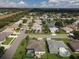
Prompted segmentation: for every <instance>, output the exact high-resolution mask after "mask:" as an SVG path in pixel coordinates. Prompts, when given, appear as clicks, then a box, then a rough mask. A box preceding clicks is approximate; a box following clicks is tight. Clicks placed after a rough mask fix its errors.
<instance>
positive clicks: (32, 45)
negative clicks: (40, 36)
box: [27, 40, 45, 58]
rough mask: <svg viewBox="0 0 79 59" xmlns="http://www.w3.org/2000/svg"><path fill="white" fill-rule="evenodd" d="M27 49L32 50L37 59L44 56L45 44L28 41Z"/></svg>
mask: <svg viewBox="0 0 79 59" xmlns="http://www.w3.org/2000/svg"><path fill="white" fill-rule="evenodd" d="M27 49H28V50H29V49H31V50H34V54H35V56H37V57H38V58H40V57H41V55H43V54H45V42H44V41H42V40H30V41H29V43H28V46H27Z"/></svg>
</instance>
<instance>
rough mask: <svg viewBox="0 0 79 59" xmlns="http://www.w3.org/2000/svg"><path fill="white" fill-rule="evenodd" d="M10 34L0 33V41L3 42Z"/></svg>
mask: <svg viewBox="0 0 79 59" xmlns="http://www.w3.org/2000/svg"><path fill="white" fill-rule="evenodd" d="M10 34H11V33H10V32H0V41H3V40H4V39H5V38H6V37H7V36H9V35H10Z"/></svg>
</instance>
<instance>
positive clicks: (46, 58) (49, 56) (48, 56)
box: [41, 53, 69, 59]
mask: <svg viewBox="0 0 79 59" xmlns="http://www.w3.org/2000/svg"><path fill="white" fill-rule="evenodd" d="M41 59H69V57H60V56H58V55H56V54H50V53H46V54H44V55H43V56H42V58H41Z"/></svg>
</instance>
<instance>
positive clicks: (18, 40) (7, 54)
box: [0, 30, 27, 59]
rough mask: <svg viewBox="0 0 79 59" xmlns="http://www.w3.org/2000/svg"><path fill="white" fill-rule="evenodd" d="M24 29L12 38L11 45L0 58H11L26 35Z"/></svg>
mask: <svg viewBox="0 0 79 59" xmlns="http://www.w3.org/2000/svg"><path fill="white" fill-rule="evenodd" d="M26 36H27V35H26V34H25V30H24V31H22V32H21V33H20V34H19V35H18V37H17V38H16V39H15V40H14V42H13V43H12V45H11V47H10V48H9V49H8V50H7V51H6V52H5V54H4V55H3V56H2V57H1V58H0V59H12V57H13V55H14V53H15V52H16V49H17V48H18V46H19V45H20V43H21V41H22V40H23V39H24V38H25V37H26Z"/></svg>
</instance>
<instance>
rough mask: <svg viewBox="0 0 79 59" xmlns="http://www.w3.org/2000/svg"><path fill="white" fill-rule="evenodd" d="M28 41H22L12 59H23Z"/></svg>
mask: <svg viewBox="0 0 79 59" xmlns="http://www.w3.org/2000/svg"><path fill="white" fill-rule="evenodd" d="M27 43H28V40H26V39H24V40H23V41H22V42H21V44H20V45H19V47H18V48H17V50H16V53H15V54H14V56H13V59H23V58H24V55H25V48H26V46H27Z"/></svg>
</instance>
